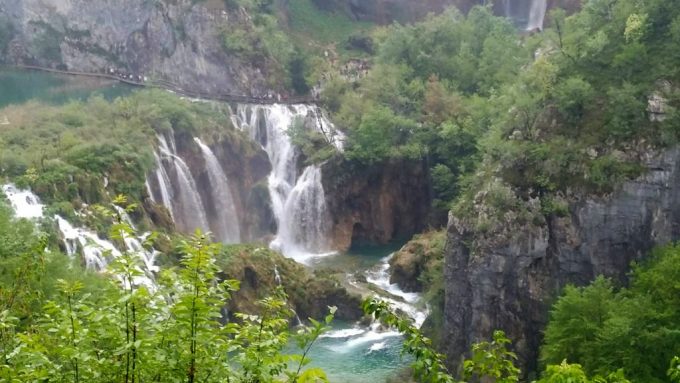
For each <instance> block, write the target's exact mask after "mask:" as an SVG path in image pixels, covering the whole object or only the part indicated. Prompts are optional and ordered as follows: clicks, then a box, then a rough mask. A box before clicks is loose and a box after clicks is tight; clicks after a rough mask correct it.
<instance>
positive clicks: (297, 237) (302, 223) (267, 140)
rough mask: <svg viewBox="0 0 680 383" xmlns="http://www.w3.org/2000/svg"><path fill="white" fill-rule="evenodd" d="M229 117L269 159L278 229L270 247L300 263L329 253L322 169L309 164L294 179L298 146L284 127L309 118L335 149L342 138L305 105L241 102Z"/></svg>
mask: <svg viewBox="0 0 680 383" xmlns="http://www.w3.org/2000/svg"><path fill="white" fill-rule="evenodd" d="M232 121H233V123H234V125H235V126H236V127H238V128H239V129H241V130H243V131H245V132H247V133H248V135H249V136H250V138H251V139H253V140H255V141H256V142H258V143H259V144H260V145H261V146H262V148H263V149H264V150H265V152H266V153H267V155H268V157H269V161H270V162H271V164H272V172H271V173H270V175H269V177H268V186H269V193H270V197H271V202H272V210H273V213H274V217H275V218H276V223H277V227H278V232H277V235H276V237H275V238H274V240H273V241H272V243H271V247H272V248H273V249H275V250H279V251H281V252H282V253H283V254H284V255H286V256H288V257H292V258H294V259H296V260H298V261H300V262H303V263H304V262H307V261H309V259H310V258H312V257H315V256H319V255H324V254H327V253H328V252H329V250H330V249H329V244H328V242H327V240H326V238H327V237H328V226H329V217H328V213H327V211H326V201H325V194H324V190H323V186H322V184H321V180H322V177H321V169H320V168H319V167H318V166H314V165H312V166H308V167H306V168H305V169H304V170H303V171H302V175H301V176H300V177H299V178H298V151H297V150H296V148H295V147H294V146H293V144H292V143H291V141H290V138H289V137H288V134H287V130H288V129H289V128H290V126H291V125H292V124H294V123H308V122H311V125H312V128H313V129H316V130H317V131H319V132H320V133H322V134H323V135H324V136H325V137H326V138H327V139H328V141H329V142H331V143H333V144H335V145H336V146H337V147H339V148H341V147H342V140H341V137H339V136H337V135H336V134H335V133H334V131H333V128H332V125H331V124H330V122H328V120H327V119H326V118H325V117H324V116H323V115H322V114H321V112H320V111H319V110H318V108H316V107H314V106H308V105H279V104H275V105H267V106H264V105H239V106H237V108H236V111H235V113H234V114H233V116H232ZM306 126H307V125H306Z"/></svg>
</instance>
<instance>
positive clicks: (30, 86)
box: [0, 69, 136, 122]
mask: <svg viewBox="0 0 680 383" xmlns="http://www.w3.org/2000/svg"><path fill="white" fill-rule="evenodd" d="M134 89H136V88H135V87H133V86H130V85H127V84H122V83H119V82H118V81H113V80H106V79H97V78H91V77H82V76H67V75H59V74H55V73H47V72H38V71H29V70H18V69H0V108H2V107H5V106H7V105H10V104H21V103H24V102H27V101H31V100H38V101H42V102H47V103H51V104H63V103H66V102H68V101H72V100H85V99H87V98H88V97H90V96H92V95H94V94H100V95H102V96H103V97H104V98H106V99H107V100H112V99H114V98H116V97H118V96H123V95H126V94H129V93H130V92H132V91H133V90H134ZM1 120H2V116H0V122H2V121H1Z"/></svg>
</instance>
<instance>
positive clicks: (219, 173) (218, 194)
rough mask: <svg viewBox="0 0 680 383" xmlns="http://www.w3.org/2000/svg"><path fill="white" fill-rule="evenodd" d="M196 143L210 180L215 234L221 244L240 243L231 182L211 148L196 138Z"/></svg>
mask: <svg viewBox="0 0 680 383" xmlns="http://www.w3.org/2000/svg"><path fill="white" fill-rule="evenodd" d="M194 141H195V142H196V144H198V146H199V147H200V148H201V153H202V154H203V158H204V159H205V165H206V170H207V172H208V178H209V179H210V186H211V188H210V193H211V195H212V199H213V203H214V204H215V206H213V209H215V210H216V226H217V227H216V230H215V231H214V233H215V235H216V236H217V239H219V240H220V241H221V242H224V243H238V242H239V241H240V240H241V233H240V229H239V223H238V215H237V213H236V206H235V205H234V198H233V197H232V195H231V190H230V188H229V180H228V179H227V176H226V175H225V174H224V171H223V170H222V166H220V162H219V161H218V160H217V157H215V154H213V152H212V150H210V147H208V145H206V144H204V143H203V142H202V141H201V140H200V139H198V138H194Z"/></svg>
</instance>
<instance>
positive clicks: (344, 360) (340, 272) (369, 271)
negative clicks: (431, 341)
mask: <svg viewBox="0 0 680 383" xmlns="http://www.w3.org/2000/svg"><path fill="white" fill-rule="evenodd" d="M400 246H401V244H392V245H387V246H368V247H356V248H353V249H351V250H350V251H349V252H347V253H342V254H336V255H330V256H324V257H319V258H315V259H311V260H310V261H309V262H308V266H309V267H310V268H312V269H322V270H327V271H329V272H330V273H334V274H335V275H336V276H338V278H339V279H340V280H341V281H342V282H343V284H344V285H345V287H346V288H348V289H349V290H350V291H352V292H355V293H359V294H361V295H362V296H364V297H368V296H378V297H380V298H382V299H384V300H387V301H388V302H390V303H391V304H392V306H393V308H395V309H398V310H400V311H401V312H403V313H404V314H406V315H408V316H410V317H411V318H412V319H413V320H414V321H415V322H416V324H418V325H420V324H422V322H423V321H424V320H425V317H426V315H427V308H426V307H425V305H424V304H423V303H422V302H421V299H420V296H419V294H414V293H406V292H404V291H402V290H401V289H400V288H399V287H398V286H396V285H391V284H390V283H389V273H388V272H387V270H388V261H389V258H390V257H391V254H392V253H393V252H394V251H396V250H398V249H399V247H400ZM284 283H285V281H284ZM402 344H403V339H402V337H401V336H400V334H399V333H398V332H396V331H394V330H391V329H385V328H382V327H381V326H380V325H378V324H377V323H373V324H362V323H347V322H334V323H333V329H332V330H331V331H330V332H328V333H327V334H325V335H324V336H323V337H322V338H321V339H319V341H318V343H317V344H316V345H315V346H314V347H313V348H312V351H311V353H310V358H311V359H312V362H311V363H310V366H312V367H320V368H322V369H323V370H324V371H326V373H327V375H328V378H329V379H330V381H331V382H356V383H364V382H366V383H369V382H370V383H383V382H386V381H387V380H388V379H389V378H390V377H393V376H395V375H396V374H398V373H399V372H400V371H402V370H403V369H405V368H406V367H408V365H409V363H410V361H411V358H410V357H409V356H407V355H402V354H401V347H402Z"/></svg>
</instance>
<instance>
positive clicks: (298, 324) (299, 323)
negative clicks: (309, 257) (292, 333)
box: [274, 264, 302, 326]
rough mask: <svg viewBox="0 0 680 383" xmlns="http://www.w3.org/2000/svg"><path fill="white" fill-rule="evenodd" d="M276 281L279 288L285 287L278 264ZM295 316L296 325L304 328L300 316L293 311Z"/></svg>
mask: <svg viewBox="0 0 680 383" xmlns="http://www.w3.org/2000/svg"><path fill="white" fill-rule="evenodd" d="M274 281H275V282H276V285H277V286H283V281H282V279H281V274H279V268H278V267H276V264H274ZM293 314H294V315H295V322H296V323H295V325H296V326H302V320H300V316H299V315H298V313H297V311H295V310H293Z"/></svg>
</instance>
